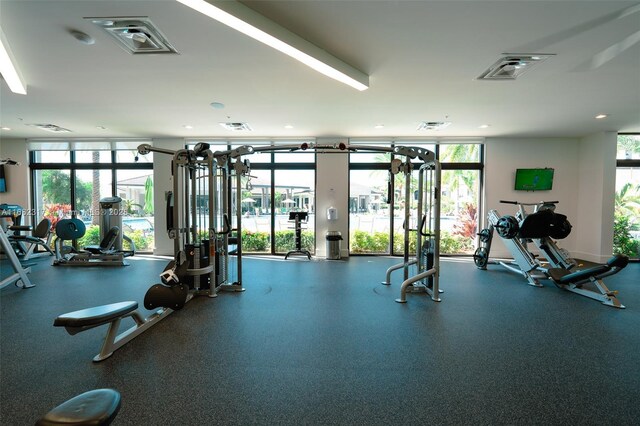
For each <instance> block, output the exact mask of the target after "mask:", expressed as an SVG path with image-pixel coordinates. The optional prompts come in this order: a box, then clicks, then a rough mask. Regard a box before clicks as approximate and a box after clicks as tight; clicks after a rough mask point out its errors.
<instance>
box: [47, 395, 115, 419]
mask: <svg viewBox="0 0 640 426" xmlns="http://www.w3.org/2000/svg"><path fill="white" fill-rule="evenodd" d="M118 410H120V393H118V391H116V390H113V389H94V390H92V391H88V392H85V393H83V394H80V395H78V396H76V397H74V398H71V399H70V400H68V401H66V402H63V403H62V404H60V405H58V406H57V407H56V408H54V409H53V410H51V411H49V412H48V413H47V414H45V415H44V417H42V418H41V419H39V420H38V421H37V422H36V426H61V425H66V426H73V425H96V426H98V425H99V426H103V425H104V426H106V425H109V424H111V422H112V421H113V419H115V417H116V415H117V414H118Z"/></svg>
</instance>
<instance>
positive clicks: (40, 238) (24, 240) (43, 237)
mask: <svg viewBox="0 0 640 426" xmlns="http://www.w3.org/2000/svg"><path fill="white" fill-rule="evenodd" d="M9 230H10V231H13V234H11V235H9V236H8V237H9V241H10V242H11V244H12V245H13V247H14V249H15V251H16V252H17V254H18V255H19V256H21V259H22V260H24V261H26V260H29V259H32V258H34V257H39V256H43V255H45V256H46V255H48V256H53V255H54V253H53V250H51V247H50V245H51V237H52V236H53V235H52V233H51V221H50V220H49V219H47V218H44V219H42V220H41V221H40V222H39V223H38V225H37V226H36V227H35V228H32V227H31V226H25V225H20V226H10V227H9ZM21 232H30V233H31V234H30V235H27V234H21ZM38 247H42V248H43V249H44V251H36V249H37V248H38Z"/></svg>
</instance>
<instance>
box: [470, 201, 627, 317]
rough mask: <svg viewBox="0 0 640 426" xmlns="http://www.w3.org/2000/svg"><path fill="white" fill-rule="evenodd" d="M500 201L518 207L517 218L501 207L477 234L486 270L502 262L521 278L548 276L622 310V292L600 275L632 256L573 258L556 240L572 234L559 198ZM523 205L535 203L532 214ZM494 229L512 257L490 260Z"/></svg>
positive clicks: (479, 262)
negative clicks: (503, 212) (531, 247)
mask: <svg viewBox="0 0 640 426" xmlns="http://www.w3.org/2000/svg"><path fill="white" fill-rule="evenodd" d="M500 202H501V203H503V204H513V205H516V206H518V211H517V213H516V214H515V216H509V215H507V216H500V214H499V213H498V212H497V210H491V211H489V214H488V224H489V227H488V228H485V229H483V230H481V231H480V232H479V233H478V236H479V239H480V246H479V247H478V248H477V249H476V251H475V253H474V256H473V259H474V263H475V264H476V266H477V267H478V268H479V269H481V270H486V269H487V265H488V264H490V263H493V264H499V265H501V266H503V267H504V268H506V269H508V270H509V271H512V272H515V273H517V274H519V275H521V276H523V277H524V278H525V279H526V280H527V282H528V283H529V284H530V285H532V286H535V287H542V284H540V280H546V279H549V280H551V281H552V282H553V283H554V284H555V285H556V286H557V287H559V288H561V289H564V290H568V291H571V292H573V293H577V294H580V295H582V296H586V297H589V298H591V299H595V300H598V301H600V302H601V303H602V304H604V305H607V306H612V307H616V308H624V305H622V304H621V303H620V301H619V300H618V298H617V293H618V292H617V291H611V290H609V289H608V288H607V286H606V285H605V283H604V282H603V281H602V279H603V278H605V277H607V276H610V275H614V274H617V273H618V272H620V271H621V270H622V269H624V268H625V267H626V266H627V264H628V262H629V258H627V257H626V256H622V255H615V256H613V257H612V258H610V259H609V260H608V261H607V262H606V263H603V264H600V263H593V262H588V261H586V260H580V259H573V258H571V257H570V255H569V253H568V252H567V251H566V250H565V249H562V248H560V247H558V245H557V244H556V242H555V241H554V239H563V238H566V237H567V236H569V234H570V233H571V224H570V223H569V221H568V220H567V217H566V216H565V215H562V214H559V213H556V212H555V208H556V204H557V203H558V202H557V201H541V202H539V203H520V202H517V201H504V200H501V201H500ZM525 207H533V212H532V213H528V212H527V211H526V209H525ZM494 230H495V231H497V233H498V235H499V236H500V237H501V239H502V242H503V243H504V244H505V246H506V247H507V249H508V250H509V252H510V253H511V256H512V257H513V261H505V260H491V259H490V257H489V255H490V251H491V242H492V240H493V233H494ZM529 244H533V245H534V246H535V247H537V249H538V250H539V252H540V254H541V255H542V256H543V257H542V258H540V257H538V256H536V255H535V254H534V253H532V252H531V251H530V250H529Z"/></svg>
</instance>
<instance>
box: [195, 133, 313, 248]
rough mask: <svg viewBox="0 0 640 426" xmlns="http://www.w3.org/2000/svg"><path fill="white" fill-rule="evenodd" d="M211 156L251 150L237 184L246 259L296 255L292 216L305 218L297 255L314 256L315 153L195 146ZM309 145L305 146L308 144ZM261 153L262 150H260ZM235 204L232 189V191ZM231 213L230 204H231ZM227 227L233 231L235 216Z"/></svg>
mask: <svg viewBox="0 0 640 426" xmlns="http://www.w3.org/2000/svg"><path fill="white" fill-rule="evenodd" d="M196 142H207V143H209V144H210V145H211V149H212V151H221V150H224V149H235V148H237V147H239V146H242V145H251V146H253V147H254V148H256V151H255V152H254V153H253V154H250V155H246V156H243V157H242V160H248V161H249V164H250V172H249V175H248V176H243V177H242V179H241V191H242V194H241V203H240V206H239V208H240V211H241V215H242V219H241V223H242V248H243V251H244V252H245V253H256V254H286V253H287V252H288V251H291V250H295V249H296V245H295V241H296V239H295V229H294V225H295V223H294V222H293V221H292V220H290V213H291V212H299V211H304V212H307V213H308V216H307V220H306V221H305V222H304V223H302V230H301V243H302V246H301V248H302V249H305V250H308V251H309V252H311V253H314V251H315V179H316V156H315V151H309V152H300V151H271V150H270V149H269V147H272V146H278V145H300V144H301V143H302V142H304V141H301V140H295V141H293V140H198V141H188V143H187V146H188V147H191V146H193V145H194V144H195V143H196ZM307 142H309V141H307ZM263 148H266V150H261V149H263ZM231 193H232V198H233V199H235V188H232V189H231ZM232 205H233V207H234V208H235V203H234V202H232ZM232 217H233V219H232V221H233V222H232V226H233V227H234V228H237V221H236V219H235V218H236V215H235V211H234V212H233V215H232Z"/></svg>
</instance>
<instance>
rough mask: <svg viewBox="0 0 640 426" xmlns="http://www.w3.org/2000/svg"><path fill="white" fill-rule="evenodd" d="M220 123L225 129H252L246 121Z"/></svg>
mask: <svg viewBox="0 0 640 426" xmlns="http://www.w3.org/2000/svg"><path fill="white" fill-rule="evenodd" d="M220 125H221V126H222V127H224V128H225V129H227V130H233V131H241V130H245V131H248V132H250V131H251V130H252V129H251V127H249V125H248V124H247V123H220Z"/></svg>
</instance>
